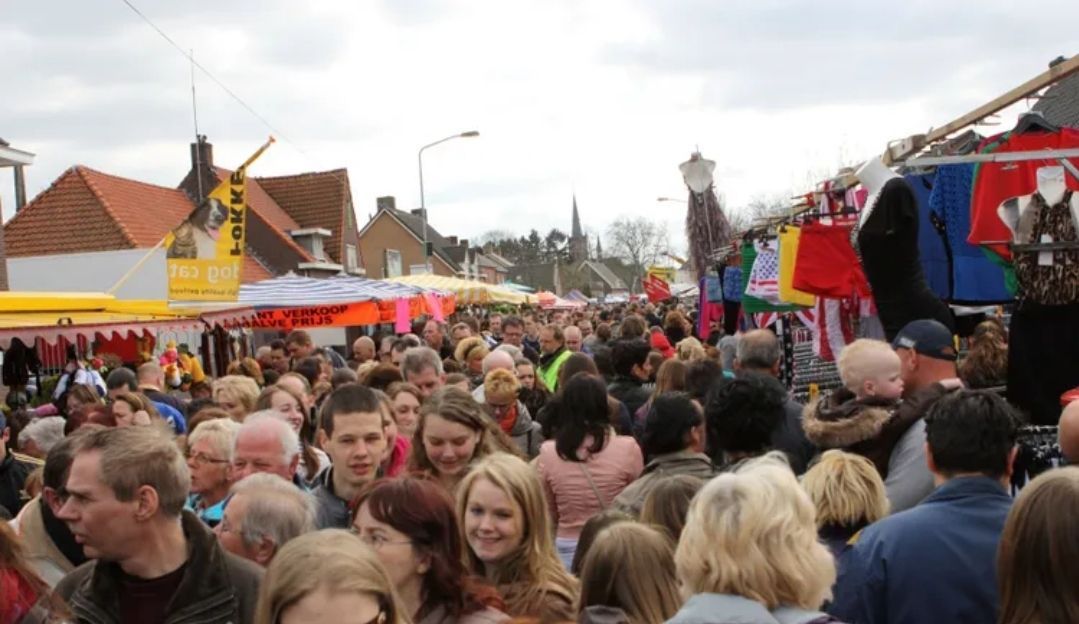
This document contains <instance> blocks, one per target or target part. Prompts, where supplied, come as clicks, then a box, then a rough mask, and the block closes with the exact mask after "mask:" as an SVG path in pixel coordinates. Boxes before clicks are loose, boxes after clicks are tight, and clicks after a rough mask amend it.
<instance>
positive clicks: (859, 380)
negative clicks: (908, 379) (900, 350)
mask: <svg viewBox="0 0 1079 624" xmlns="http://www.w3.org/2000/svg"><path fill="white" fill-rule="evenodd" d="M836 364H837V365H838V367H839V378H840V379H842V380H843V386H844V387H845V388H846V389H847V390H850V391H851V392H853V393H854V396H855V398H858V399H865V398H867V397H877V398H881V399H887V400H892V401H894V400H896V399H898V398H900V397H901V396H903V379H902V376H901V373H902V371H901V370H900V366H901V363H900V361H899V356H898V355H896V353H895V351H893V350H892V347H891V346H890V345H889V344H888V343H886V342H882V341H880V340H869V339H866V338H860V339H858V340H855V341H854V342H852V343H850V344H849V345H847V346H846V347H844V348H843V350H842V351H841V352H840V353H839V360H838V361H837V362H836Z"/></svg>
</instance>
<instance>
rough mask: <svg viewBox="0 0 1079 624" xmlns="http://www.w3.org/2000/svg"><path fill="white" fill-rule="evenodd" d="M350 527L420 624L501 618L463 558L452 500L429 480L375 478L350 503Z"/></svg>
mask: <svg viewBox="0 0 1079 624" xmlns="http://www.w3.org/2000/svg"><path fill="white" fill-rule="evenodd" d="M351 507H352V509H353V520H352V531H353V532H354V533H356V534H357V535H359V537H360V539H361V540H362V541H363V542H364V543H366V544H367V545H368V546H370V547H371V548H372V549H373V550H374V551H375V554H376V555H377V556H378V558H379V560H380V561H381V562H382V565H383V566H385V567H386V571H387V573H388V574H389V576H390V580H391V581H392V582H393V584H394V586H395V587H396V588H397V592H398V594H399V595H400V597H401V604H402V606H403V607H404V608H405V610H406V611H407V612H408V613H409V614H411V616H412V619H413V621H415V622H417V623H419V624H492V623H494V622H504V621H506V620H508V619H509V616H507V615H506V614H504V613H502V611H501V609H502V608H503V604H502V598H501V597H500V596H499V595H498V591H497V590H496V589H495V588H494V587H493V586H491V585H490V584H488V583H487V582H486V581H484V580H483V579H481V578H479V577H476V576H474V575H471V574H470V573H469V572H468V570H467V569H466V568H465V565H464V563H463V561H464V559H463V554H464V543H463V542H462V540H461V534H460V528H459V527H458V522H457V516H456V512H455V511H454V508H453V499H451V498H450V497H449V495H448V494H446V492H445V490H443V489H442V488H441V487H439V486H438V485H437V484H435V483H434V482H432V481H430V480H427V479H422V478H416V477H405V478H402V479H394V480H388V479H387V480H380V481H375V482H373V483H372V484H371V485H369V486H368V487H367V488H365V489H364V491H362V492H361V493H360V494H359V496H357V498H356V500H354V501H353V503H352V505H351Z"/></svg>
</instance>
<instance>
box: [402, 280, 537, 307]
mask: <svg viewBox="0 0 1079 624" xmlns="http://www.w3.org/2000/svg"><path fill="white" fill-rule="evenodd" d="M386 281H389V282H396V283H398V284H408V285H410V286H418V287H420V288H427V289H432V290H438V291H445V292H450V293H453V294H454V295H455V296H456V298H457V305H474V304H478V305H484V304H489V303H509V304H514V305H520V304H525V303H535V302H536V301H537V299H536V297H535V295H529V294H527V293H522V292H517V291H515V290H510V289H508V288H503V287H501V286H496V285H494V284H487V283H485V282H477V281H475V280H466V279H460V278H457V277H444V276H441V275H402V276H400V277H391V278H389V279H387V280H386Z"/></svg>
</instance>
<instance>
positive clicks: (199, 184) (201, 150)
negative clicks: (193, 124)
mask: <svg viewBox="0 0 1079 624" xmlns="http://www.w3.org/2000/svg"><path fill="white" fill-rule="evenodd" d="M213 170H214V146H213V144H212V143H210V142H209V141H207V140H206V135H205V134H200V135H198V136H197V137H196V142H195V143H192V144H191V171H193V172H194V173H195V176H196V179H195V184H196V188H195V190H197V191H198V192H199V193H200V197H199V198H198V201H200V202H201V201H202V200H203V199H206V196H207V195H209V194H210V191H212V190H214V186H215V184H216V183H215V182H214V178H215V176H214V175H213Z"/></svg>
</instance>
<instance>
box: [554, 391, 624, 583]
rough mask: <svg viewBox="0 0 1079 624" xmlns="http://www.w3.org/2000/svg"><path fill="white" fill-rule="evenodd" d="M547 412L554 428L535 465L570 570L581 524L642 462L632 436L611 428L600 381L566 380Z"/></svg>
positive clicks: (603, 505)
mask: <svg viewBox="0 0 1079 624" xmlns="http://www.w3.org/2000/svg"><path fill="white" fill-rule="evenodd" d="M548 409H550V410H551V414H550V416H551V418H552V419H553V422H554V423H557V425H556V427H557V428H556V430H555V434H554V439H553V440H548V441H546V442H544V443H543V446H542V447H540V454H539V458H538V460H537V464H536V465H537V468H538V470H539V473H540V477H541V479H542V480H543V486H544V489H545V491H546V494H547V504H548V505H549V506H550V508H551V516H552V517H553V518H555V519H556V521H557V523H558V532H557V539H556V542H555V544H556V546H557V547H558V554H559V556H560V557H561V558H562V562H563V563H564V564H565V565H566V568H567V569H568V568H569V566H570V562H571V561H573V553H574V552H575V551H576V550H577V539H578V538H579V537H580V535H581V528H582V527H583V526H584V523H585V522H587V521H588V519H589V518H591V517H592V516H594V515H595V514H597V513H599V512H601V511H603V510H604V509H606V508H607V507H609V506H610V504H611V502H612V501H613V500H614V498H615V497H616V496H618V494H619V493H620V492H621V491H622V490H623V489H625V487H626V486H627V485H629V484H630V483H632V482H633V481H634V480H635V479H636V478H637V477H638V476H640V474H641V471H642V470H644V459H643V457H642V455H641V449H640V447H639V446H637V441H636V440H634V439H633V437H632V436H621V435H616V434H615V431H614V429H613V428H612V427H611V420H610V417H609V416H608V411H607V387H606V386H605V385H604V383H603V381H602V380H601V379H600V378H599V377H596V376H594V375H588V374H581V375H577V376H576V377H574V378H572V379H570V380H569V382H567V383H566V384H565V386H564V387H562V388H561V389H560V391H559V393H558V394H557V395H555V397H554V398H553V399H552V402H551V404H550V406H549V408H548Z"/></svg>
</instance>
